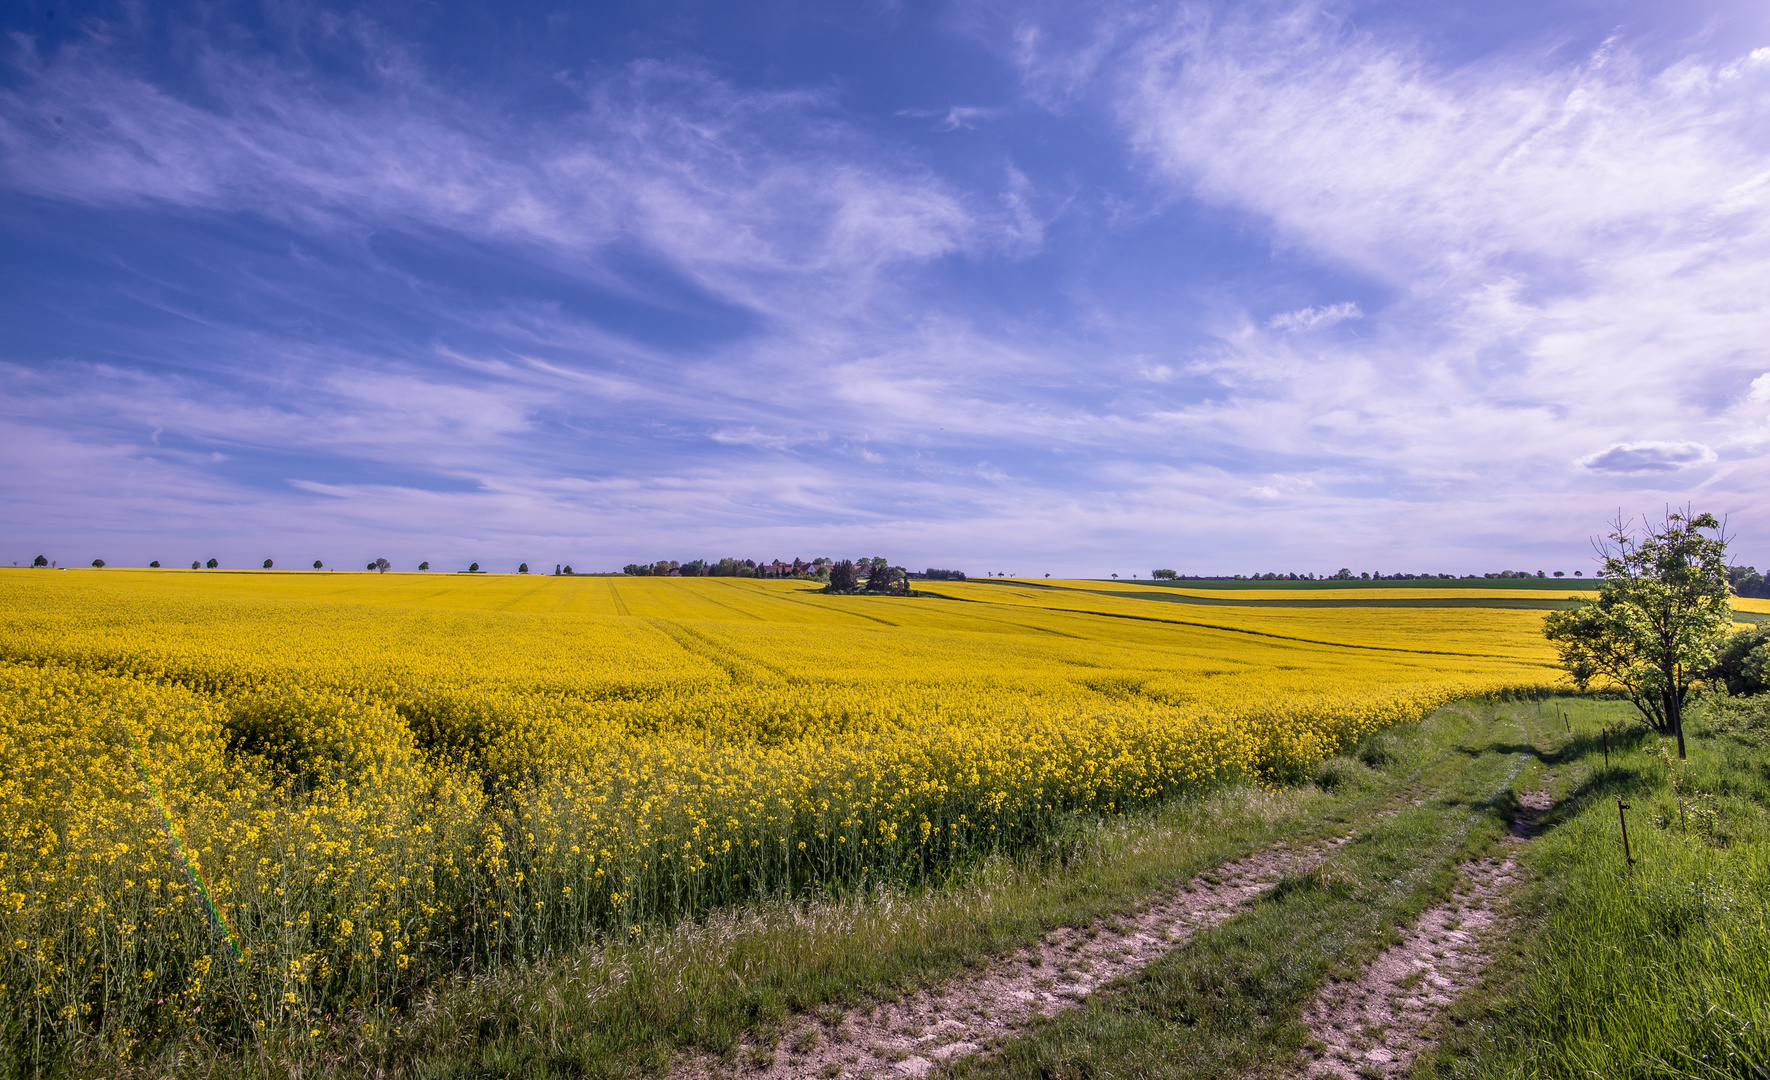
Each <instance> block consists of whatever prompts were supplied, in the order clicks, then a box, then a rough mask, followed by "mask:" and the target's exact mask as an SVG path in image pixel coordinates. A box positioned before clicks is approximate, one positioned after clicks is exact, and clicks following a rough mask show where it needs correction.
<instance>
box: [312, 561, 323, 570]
mask: <svg viewBox="0 0 1770 1080" xmlns="http://www.w3.org/2000/svg"><path fill="white" fill-rule="evenodd" d="M313 568H314V569H315V570H323V569H325V564H323V563H321V562H320V561H319V560H318V559H315V560H314V561H313Z"/></svg>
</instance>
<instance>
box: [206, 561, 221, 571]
mask: <svg viewBox="0 0 1770 1080" xmlns="http://www.w3.org/2000/svg"><path fill="white" fill-rule="evenodd" d="M206 565H207V566H208V567H209V569H211V570H213V569H215V568H216V567H217V566H220V565H221V563H219V562H217V561H216V560H214V559H210V560H209V562H208V563H207V564H206Z"/></svg>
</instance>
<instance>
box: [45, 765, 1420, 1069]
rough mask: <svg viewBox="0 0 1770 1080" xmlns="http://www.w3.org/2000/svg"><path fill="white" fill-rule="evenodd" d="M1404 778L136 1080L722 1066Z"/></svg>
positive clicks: (383, 1015)
mask: <svg viewBox="0 0 1770 1080" xmlns="http://www.w3.org/2000/svg"><path fill="white" fill-rule="evenodd" d="M1377 739H1378V740H1379V741H1382V742H1387V743H1396V742H1397V736H1394V735H1387V736H1378V737H1377ZM1402 739H1403V740H1405V737H1402ZM1419 778H1420V769H1419V768H1417V767H1416V766H1414V765H1413V764H1411V759H1408V758H1404V760H1402V761H1399V762H1396V763H1395V764H1394V765H1393V766H1392V767H1390V768H1388V769H1387V770H1385V771H1383V772H1380V773H1379V772H1376V771H1373V770H1370V769H1368V768H1365V767H1363V766H1360V765H1357V764H1356V763H1353V762H1340V763H1338V769H1337V771H1336V770H1333V769H1330V770H1328V773H1327V774H1326V775H1325V779H1326V780H1327V788H1324V787H1322V786H1317V785H1309V786H1304V787H1299V788H1288V789H1279V790H1271V791H1263V790H1258V789H1252V788H1235V789H1229V790H1223V791H1218V792H1216V793H1213V794H1211V795H1208V796H1204V797H1200V798H1197V799H1189V800H1184V801H1181V802H1178V803H1175V804H1173V805H1170V806H1168V807H1166V808H1164V809H1162V810H1160V811H1157V812H1154V813H1151V814H1147V815H1140V816H1134V817H1129V818H1124V819H1119V820H1116V821H1112V822H1105V823H1096V824H1093V825H1088V826H1082V827H1078V828H1077V829H1076V831H1075V833H1074V835H1072V836H1070V837H1068V838H1066V839H1065V841H1064V842H1062V843H1057V844H1053V845H1050V846H1049V847H1047V848H1046V849H1044V850H1043V851H1042V852H1040V853H1039V854H1038V855H1036V856H1034V857H1029V858H1025V859H1022V860H1019V861H1016V862H1007V861H998V862H995V863H991V864H987V865H984V866H981V867H978V868H977V869H976V870H974V871H973V872H970V873H967V874H964V875H962V876H960V877H958V878H956V879H955V880H952V881H950V882H948V883H947V884H945V885H942V886H939V887H935V888H931V889H927V890H922V891H918V892H911V891H902V892H893V893H881V894H878V895H874V896H871V897H868V898H864V899H854V900H847V901H814V902H803V903H788V902H777V903H770V904H764V905H760V906H752V907H748V908H745V909H742V910H738V911H734V912H727V913H724V914H721V915H718V916H715V917H713V918H709V919H706V920H703V921H700V922H696V923H692V924H687V925H684V926H681V927H679V928H677V929H676V930H674V931H671V932H666V933H657V934H651V935H642V936H639V937H636V938H635V939H633V940H630V941H619V942H608V943H604V944H602V945H600V946H597V947H594V948H586V949H580V950H577V951H574V952H571V953H567V954H563V955H558V956H555V957H553V958H550V959H549V960H547V961H545V962H542V963H538V964H535V965H531V966H527V967H522V968H509V969H506V970H504V971H502V972H500V973H498V974H496V975H492V976H487V977H481V978H474V979H465V978H464V979H461V980H458V981H455V982H452V983H449V984H446V985H443V986H440V987H436V988H433V989H432V991H431V992H430V993H428V994H427V995H426V996H425V997H424V998H423V999H422V1000H421V1001H419V1002H418V1003H416V1004H415V1005H413V1007H411V1008H410V1009H409V1010H407V1011H406V1012H404V1013H400V1012H395V1011H392V1010H373V1011H369V1010H364V1011H359V1012H358V1013H356V1014H354V1015H352V1016H350V1017H349V1018H348V1020H347V1021H346V1022H343V1023H340V1024H334V1025H328V1026H327V1027H325V1028H323V1029H321V1028H316V1029H315V1030H314V1031H313V1032H311V1033H309V1034H308V1035H307V1036H306V1037H302V1038H292V1039H288V1040H284V1041H278V1042H270V1041H266V1042H261V1043H259V1044H257V1045H255V1046H253V1047H251V1048H250V1049H249V1050H246V1051H233V1052H222V1051H218V1050H217V1049H215V1048H212V1047H204V1046H197V1045H188V1044H187V1045H181V1046H175V1047H163V1048H162V1049H161V1050H160V1052H159V1053H158V1055H157V1056H155V1057H154V1058H153V1059H151V1060H143V1061H141V1062H139V1064H138V1071H139V1073H140V1074H143V1075H194V1074H200V1075H203V1076H250V1075H265V1076H270V1075H276V1076H282V1075H291V1074H299V1075H303V1076H309V1077H314V1076H320V1077H323V1076H360V1075H380V1076H386V1077H407V1076H410V1077H419V1076H422V1077H456V1076H459V1077H466V1076H473V1077H483V1076H525V1077H530V1076H533V1077H545V1076H559V1077H627V1076H640V1075H655V1074H658V1073H662V1072H665V1071H667V1070H668V1069H669V1068H670V1066H671V1064H672V1063H673V1062H675V1061H679V1060H680V1059H681V1058H682V1057H683V1056H685V1055H703V1054H704V1055H712V1056H714V1057H722V1058H724V1059H726V1060H727V1061H734V1062H735V1057H736V1054H737V1052H738V1048H739V1045H740V1042H741V1040H742V1039H743V1038H744V1036H745V1035H746V1033H748V1034H750V1035H752V1036H755V1037H757V1038H759V1039H762V1040H766V1039H768V1038H769V1037H770V1036H771V1035H772V1034H773V1033H775V1032H777V1031H779V1030H780V1025H781V1024H782V1023H783V1022H785V1021H786V1020H787V1019H788V1018H790V1017H791V1016H793V1015H795V1014H797V1013H802V1012H814V1011H818V1010H826V1009H835V1008H842V1007H845V1006H847V1005H850V1004H855V1003H859V1002H862V1001H864V1000H867V999H868V998H870V997H890V996H894V995H895V994H898V993H900V992H902V991H904V990H906V989H909V988H913V987H916V986H919V985H922V984H926V983H929V982H934V981H938V980H941V979H944V978H947V977H950V976H951V975H953V974H954V973H956V972H958V971H959V970H961V969H963V968H965V967H968V966H980V965H983V964H985V963H987V962H988V961H989V959H991V958H992V957H994V956H996V955H999V954H1001V953H1004V952H1007V951H1010V950H1012V949H1015V948H1018V947H1020V946H1022V945H1025V944H1029V943H1031V942H1032V941H1034V940H1036V939H1037V938H1038V937H1039V936H1041V935H1042V934H1044V933H1046V932H1048V931H1049V930H1051V929H1053V928H1055V927H1057V926H1061V925H1080V924H1085V923H1087V922H1089V921H1092V920H1093V919H1095V918H1098V917H1101V916H1103V915H1109V914H1111V913H1114V912H1119V911H1124V910H1128V909H1129V908H1131V907H1134V906H1135V905H1136V904H1137V903H1138V901H1139V900H1141V899H1142V898H1144V897H1146V896H1147V895H1148V894H1149V893H1150V892H1152V891H1154V890H1158V889H1162V888H1165V887H1171V886H1174V885H1176V884H1178V883H1179V882H1182V881H1184V880H1186V879H1187V878H1189V877H1191V876H1193V875H1195V874H1197V873H1199V872H1200V871H1203V870H1205V869H1208V868H1209V867H1211V866H1214V865H1217V864H1219V863H1222V862H1225V861H1229V860H1233V859H1236V858H1239V857H1241V856H1243V855H1246V854H1248V853H1249V852H1252V851H1255V850H1258V849H1259V848H1262V847H1265V846H1268V845H1270V844H1272V843H1274V842H1276V841H1278V840H1280V839H1287V840H1291V841H1297V842H1306V841H1308V840H1310V839H1313V838H1316V837H1320V836H1327V835H1337V834H1341V833H1344V832H1346V831H1348V830H1349V829H1351V828H1353V827H1356V826H1357V825H1358V824H1359V823H1364V822H1369V821H1371V820H1372V819H1373V818H1374V817H1375V816H1376V814H1377V813H1378V811H1379V809H1380V808H1381V807H1382V805H1383V804H1384V803H1385V801H1393V797H1394V796H1395V795H1396V793H1397V792H1402V791H1406V790H1409V789H1410V788H1411V786H1412V785H1413V784H1415V783H1417V782H1418V780H1419ZM1328 788H1331V790H1329V789H1328ZM107 1067H108V1066H107ZM69 1071H71V1072H74V1073H78V1071H79V1068H78V1065H77V1064H76V1065H73V1066H72V1067H71V1069H70V1070H69Z"/></svg>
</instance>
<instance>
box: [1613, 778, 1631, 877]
mask: <svg viewBox="0 0 1770 1080" xmlns="http://www.w3.org/2000/svg"><path fill="white" fill-rule="evenodd" d="M1632 809H1634V808H1633V807H1631V806H1630V805H1629V804H1628V803H1626V802H1623V801H1622V796H1621V795H1618V796H1617V797H1616V820H1618V821H1620V822H1622V832H1623V858H1624V859H1627V860H1628V863H1629V869H1631V870H1633V869H1634V868H1635V856H1634V853H1633V852H1631V851H1630V850H1629V818H1628V815H1627V814H1625V813H1623V811H1624V810H1632Z"/></svg>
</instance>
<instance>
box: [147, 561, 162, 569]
mask: <svg viewBox="0 0 1770 1080" xmlns="http://www.w3.org/2000/svg"><path fill="white" fill-rule="evenodd" d="M159 568H160V560H158V559H155V560H154V561H153V562H151V563H148V569H150V570H158V569H159Z"/></svg>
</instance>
